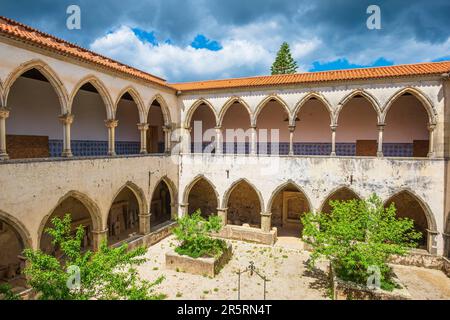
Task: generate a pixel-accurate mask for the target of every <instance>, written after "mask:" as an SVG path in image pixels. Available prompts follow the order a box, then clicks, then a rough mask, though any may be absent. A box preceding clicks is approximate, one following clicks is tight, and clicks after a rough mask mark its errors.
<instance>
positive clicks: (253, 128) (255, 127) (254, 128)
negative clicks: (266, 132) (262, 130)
mask: <svg viewBox="0 0 450 320" xmlns="http://www.w3.org/2000/svg"><path fill="white" fill-rule="evenodd" d="M250 129H252V130H256V129H258V127H257V126H256V124H252V125H250Z"/></svg>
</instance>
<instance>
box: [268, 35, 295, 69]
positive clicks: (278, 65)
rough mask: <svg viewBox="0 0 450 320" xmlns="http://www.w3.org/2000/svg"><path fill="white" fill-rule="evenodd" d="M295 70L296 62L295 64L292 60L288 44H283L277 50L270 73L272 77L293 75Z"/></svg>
mask: <svg viewBox="0 0 450 320" xmlns="http://www.w3.org/2000/svg"><path fill="white" fill-rule="evenodd" d="M297 68H298V66H297V62H295V60H294V58H292V55H291V50H290V49H289V44H288V43H287V42H283V44H282V45H281V47H280V50H278V53H277V57H276V59H275V62H274V63H273V64H272V67H271V69H270V70H271V71H272V75H274V74H289V73H295V72H296V71H297Z"/></svg>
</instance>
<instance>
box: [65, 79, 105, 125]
mask: <svg viewBox="0 0 450 320" xmlns="http://www.w3.org/2000/svg"><path fill="white" fill-rule="evenodd" d="M86 83H90V84H92V85H93V86H94V87H95V89H96V90H97V91H98V94H99V95H100V97H101V98H102V100H103V103H104V105H105V108H106V115H107V118H108V119H114V105H113V102H112V99H111V95H110V94H109V92H108V89H107V88H106V86H105V85H104V84H103V82H102V81H101V80H100V79H98V78H97V77H96V76H94V75H88V76H86V77H84V78H83V79H81V80H80V81H78V83H77V84H76V85H75V87H74V89H73V90H72V94H71V95H70V97H69V111H70V113H72V106H73V100H74V99H75V96H76V95H77V93H78V92H79V90H80V88H81V87H82V86H83V85H85V84H86Z"/></svg>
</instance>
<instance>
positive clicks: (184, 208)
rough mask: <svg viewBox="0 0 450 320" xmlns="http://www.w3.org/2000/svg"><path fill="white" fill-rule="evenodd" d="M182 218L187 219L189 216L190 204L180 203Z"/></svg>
mask: <svg viewBox="0 0 450 320" xmlns="http://www.w3.org/2000/svg"><path fill="white" fill-rule="evenodd" d="M180 211H181V216H182V217H185V216H187V215H188V214H189V212H188V211H189V203H180Z"/></svg>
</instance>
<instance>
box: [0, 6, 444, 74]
mask: <svg viewBox="0 0 450 320" xmlns="http://www.w3.org/2000/svg"><path fill="white" fill-rule="evenodd" d="M71 4H76V5H79V6H80V9H81V23H82V28H81V30H68V29H67V28H66V19H67V16H68V15H67V14H66V9H67V7H68V6H69V5H71ZM371 4H377V5H378V6H379V7H380V9H381V29H380V30H369V29H368V28H367V26H366V20H367V18H368V17H369V15H368V14H367V12H366V10H367V7H368V6H369V5H371ZM405 4H407V5H405ZM0 12H1V14H2V15H4V16H7V17H10V18H13V19H16V20H18V21H21V22H23V23H26V24H29V25H31V26H33V27H36V28H38V29H41V30H43V31H45V32H48V33H51V34H55V35H56V36H58V37H61V38H64V39H66V40H69V41H72V42H75V43H77V44H79V45H81V46H83V47H86V48H90V49H92V50H94V51H97V52H99V53H101V54H104V55H106V56H109V57H111V58H114V59H117V60H119V61H122V62H124V63H126V64H129V65H133V66H135V67H138V68H140V69H143V70H145V71H147V72H150V73H153V74H155V75H158V76H162V77H164V78H166V79H167V80H168V81H171V82H177V81H191V80H202V79H217V78H227V77H244V76H255V75H264V74H269V72H270V65H271V64H272V62H273V60H274V58H275V55H276V52H277V50H278V48H279V46H280V45H281V43H282V42H283V41H287V42H288V43H289V44H290V46H291V51H292V54H293V56H294V58H295V59H296V61H297V63H298V65H299V70H298V71H299V72H301V71H324V70H336V69H347V68H360V67H370V66H385V65H393V64H402V63H414V62H425V61H440V60H448V59H450V28H449V27H450V22H449V19H448V17H449V16H450V1H448V0H429V1H426V2H423V1H419V0H417V1H415V0H412V1H403V0H389V1H377V2H373V1H366V0H354V1H350V0H316V1H306V0H292V1H291V0H253V1H251V0H247V1H242V0H228V1H221V0H190V1H181V0H164V1H159V0H146V1H144V0H134V1H132V2H126V3H124V2H123V1H118V0H104V1H97V2H93V1H88V0H70V1H66V0H37V1H33V2H31V1H28V0H14V1H13V0H2V1H1V3H0Z"/></svg>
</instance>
